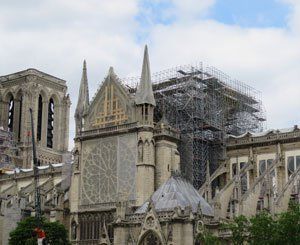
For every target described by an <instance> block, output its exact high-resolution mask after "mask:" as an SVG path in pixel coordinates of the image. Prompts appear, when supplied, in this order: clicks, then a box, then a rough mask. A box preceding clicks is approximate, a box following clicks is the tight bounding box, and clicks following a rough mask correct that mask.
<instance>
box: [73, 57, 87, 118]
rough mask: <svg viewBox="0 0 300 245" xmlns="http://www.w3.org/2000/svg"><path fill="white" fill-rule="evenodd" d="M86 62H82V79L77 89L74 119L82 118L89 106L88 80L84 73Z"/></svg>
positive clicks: (85, 72)
mask: <svg viewBox="0 0 300 245" xmlns="http://www.w3.org/2000/svg"><path fill="white" fill-rule="evenodd" d="M86 70H87V69H86V61H85V60H84V61H83V69H82V77H81V82H80V88H79V96H78V102H77V107H76V111H75V116H76V117H82V116H84V114H85V113H86V112H87V108H88V106H89V87H88V78H87V71H86Z"/></svg>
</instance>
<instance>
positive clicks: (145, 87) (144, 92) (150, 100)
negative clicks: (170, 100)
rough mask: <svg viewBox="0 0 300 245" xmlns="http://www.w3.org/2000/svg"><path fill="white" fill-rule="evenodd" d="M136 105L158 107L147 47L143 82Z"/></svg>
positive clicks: (138, 90) (136, 96)
mask: <svg viewBox="0 0 300 245" xmlns="http://www.w3.org/2000/svg"><path fill="white" fill-rule="evenodd" d="M135 103H136V104H137V105H141V104H150V105H153V106H155V105H156V103H155V99H154V94H153V90H152V82H151V75H150V62H149V55H148V47H147V45H146V46H145V50H144V60H143V68H142V75H141V81H140V84H139V86H138V88H137V91H136V95H135Z"/></svg>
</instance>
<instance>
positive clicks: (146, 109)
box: [135, 46, 156, 205]
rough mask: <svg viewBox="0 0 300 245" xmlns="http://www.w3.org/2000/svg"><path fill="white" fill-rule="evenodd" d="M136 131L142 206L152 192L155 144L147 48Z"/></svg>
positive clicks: (138, 96) (137, 186)
mask: <svg viewBox="0 0 300 245" xmlns="http://www.w3.org/2000/svg"><path fill="white" fill-rule="evenodd" d="M135 103H136V115H137V121H138V125H139V129H138V161H137V180H136V188H137V205H142V204H143V203H144V202H145V201H146V200H147V199H148V198H149V197H150V196H151V194H152V193H153V192H154V185H155V183H154V182H155V181H154V177H155V176H154V174H155V157H154V156H155V152H154V149H155V148H154V147H155V142H154V139H153V130H154V127H153V112H154V107H155V106H156V103H155V99H154V94H153V90H152V82H151V75H150V62H149V55H148V48H147V46H145V50H144V60H143V67H142V74H141V80H140V84H139V86H138V88H137V91H136V95H135Z"/></svg>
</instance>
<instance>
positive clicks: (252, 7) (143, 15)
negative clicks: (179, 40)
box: [137, 0, 291, 28]
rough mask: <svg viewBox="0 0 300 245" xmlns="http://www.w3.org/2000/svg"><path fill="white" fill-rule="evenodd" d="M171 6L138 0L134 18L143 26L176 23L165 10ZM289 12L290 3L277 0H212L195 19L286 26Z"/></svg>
mask: <svg viewBox="0 0 300 245" xmlns="http://www.w3.org/2000/svg"><path fill="white" fill-rule="evenodd" d="M199 1H200V0H199ZM173 5H174V3H173V2H172V1H171V0H159V1H153V0H144V1H141V2H140V8H141V9H142V11H140V12H139V14H138V15H137V20H138V21H139V22H140V24H141V25H142V26H143V27H145V28H148V27H149V25H151V24H163V25H168V24H172V23H174V22H176V17H175V16H174V14H172V13H167V10H169V9H172V7H173ZM290 11H291V6H290V5H289V4H287V3H286V2H283V1H280V0H241V1H239V0H216V1H215V2H214V4H212V6H211V7H210V8H209V9H208V11H207V12H206V13H205V14H204V15H203V14H202V13H200V14H199V15H198V18H199V19H213V20H216V21H219V22H221V23H224V24H229V25H238V26H241V27H261V28H263V27H286V25H287V16H288V14H289V13H290Z"/></svg>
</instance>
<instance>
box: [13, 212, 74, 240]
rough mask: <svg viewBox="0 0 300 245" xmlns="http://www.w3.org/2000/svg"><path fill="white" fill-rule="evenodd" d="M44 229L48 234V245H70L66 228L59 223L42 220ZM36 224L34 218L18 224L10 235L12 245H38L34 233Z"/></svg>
mask: <svg viewBox="0 0 300 245" xmlns="http://www.w3.org/2000/svg"><path fill="white" fill-rule="evenodd" d="M41 227H42V229H43V230H44V231H45V233H46V241H47V244H51V245H52V244H53V245H54V244H55V245H65V244H69V241H68V234H67V230H66V228H65V227H64V226H63V225H62V224H60V223H59V222H48V221H46V220H45V219H42V225H41ZM35 228H36V222H35V218H34V217H29V218H26V219H24V220H22V221H20V222H18V225H17V227H16V228H15V230H13V231H12V232H11V233H10V234H9V235H10V238H9V244H10V245H36V244H37V238H36V234H35V232H34V229H35Z"/></svg>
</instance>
